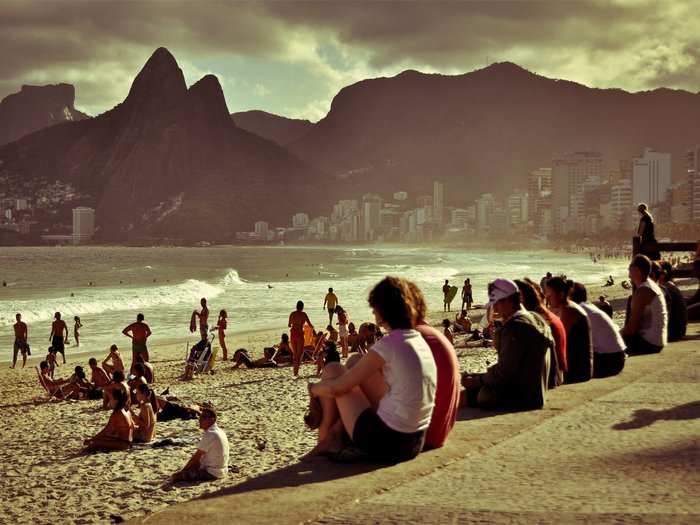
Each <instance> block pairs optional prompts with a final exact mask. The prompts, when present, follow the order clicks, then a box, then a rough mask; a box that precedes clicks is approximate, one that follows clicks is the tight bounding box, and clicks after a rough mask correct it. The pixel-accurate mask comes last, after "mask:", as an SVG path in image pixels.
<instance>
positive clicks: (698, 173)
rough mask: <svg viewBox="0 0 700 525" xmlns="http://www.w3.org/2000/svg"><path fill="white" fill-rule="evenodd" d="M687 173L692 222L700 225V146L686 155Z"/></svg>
mask: <svg viewBox="0 0 700 525" xmlns="http://www.w3.org/2000/svg"><path fill="white" fill-rule="evenodd" d="M686 173H687V174H688V179H687V181H688V184H689V188H688V201H689V202H688V209H689V214H690V221H691V222H694V223H700V146H696V147H695V148H693V149H691V150H690V151H688V152H687V154H686Z"/></svg>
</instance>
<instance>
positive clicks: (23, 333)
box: [10, 313, 30, 368]
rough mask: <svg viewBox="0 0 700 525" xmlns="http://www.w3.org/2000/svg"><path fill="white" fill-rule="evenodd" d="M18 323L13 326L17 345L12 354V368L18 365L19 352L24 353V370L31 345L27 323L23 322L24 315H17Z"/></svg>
mask: <svg viewBox="0 0 700 525" xmlns="http://www.w3.org/2000/svg"><path fill="white" fill-rule="evenodd" d="M15 319H16V320H17V322H16V323H15V324H14V325H13V326H12V327H13V328H14V330H15V344H14V349H13V352H12V366H11V367H10V368H14V367H15V365H16V364H17V352H22V368H24V367H25V365H26V364H27V355H29V353H30V351H29V344H27V334H28V331H27V323H25V322H24V321H22V314H20V313H18V314H16V315H15Z"/></svg>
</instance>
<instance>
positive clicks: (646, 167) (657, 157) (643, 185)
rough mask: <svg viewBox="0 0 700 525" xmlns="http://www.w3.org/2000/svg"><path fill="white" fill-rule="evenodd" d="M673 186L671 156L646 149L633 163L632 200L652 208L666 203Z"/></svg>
mask: <svg viewBox="0 0 700 525" xmlns="http://www.w3.org/2000/svg"><path fill="white" fill-rule="evenodd" d="M670 186H671V154H670V153H660V152H658V151H653V150H652V149H651V148H646V149H645V150H644V154H643V155H642V156H641V157H637V158H635V159H634V160H633V161H632V200H633V201H634V202H635V203H637V204H638V203H640V202H645V203H646V204H647V205H649V206H650V207H652V206H656V205H657V204H659V203H661V202H663V201H664V199H665V198H666V192H667V191H668V189H669V187H670Z"/></svg>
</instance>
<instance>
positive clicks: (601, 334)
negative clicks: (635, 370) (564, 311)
mask: <svg viewBox="0 0 700 525" xmlns="http://www.w3.org/2000/svg"><path fill="white" fill-rule="evenodd" d="M569 298H570V299H571V300H572V301H573V302H575V303H576V304H578V305H579V306H580V307H581V308H582V309H583V311H584V312H586V316H587V317H588V322H589V323H590V325H591V338H592V340H593V377H595V378H601V377H610V376H616V375H617V374H619V373H620V372H622V369H623V368H624V367H625V359H626V357H627V355H626V354H625V341H624V339H622V336H621V335H620V331H619V328H618V327H617V325H616V324H615V323H614V322H613V320H612V319H611V318H610V316H608V314H606V313H605V312H604V311H603V310H601V309H600V308H598V307H597V306H596V305H594V304H592V303H589V302H588V291H587V290H586V287H585V286H584V285H583V284H581V283H574V286H573V288H572V289H571V295H570V297H569Z"/></svg>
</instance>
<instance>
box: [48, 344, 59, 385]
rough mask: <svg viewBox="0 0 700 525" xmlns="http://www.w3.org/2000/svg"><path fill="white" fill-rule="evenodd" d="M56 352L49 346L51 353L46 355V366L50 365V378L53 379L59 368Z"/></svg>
mask: <svg viewBox="0 0 700 525" xmlns="http://www.w3.org/2000/svg"><path fill="white" fill-rule="evenodd" d="M57 353H58V352H56V350H55V349H54V347H53V346H49V353H48V354H46V360H45V361H46V364H47V365H48V367H49V368H48V370H49V376H50V377H51V378H52V379H53V373H54V370H56V368H57V367H58V361H57V360H56V354H57Z"/></svg>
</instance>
